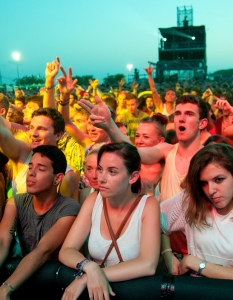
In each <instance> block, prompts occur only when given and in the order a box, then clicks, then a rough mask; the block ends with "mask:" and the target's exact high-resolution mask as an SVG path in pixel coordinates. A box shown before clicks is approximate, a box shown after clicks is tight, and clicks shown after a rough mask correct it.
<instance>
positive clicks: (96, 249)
mask: <svg viewBox="0 0 233 300" xmlns="http://www.w3.org/2000/svg"><path fill="white" fill-rule="evenodd" d="M149 196H150V195H144V196H143V197H142V199H141V200H140V202H139V203H138V205H137V207H136V209H135V210H134V212H133V215H132V217H131V220H130V222H129V225H128V227H127V228H126V230H125V232H124V233H123V235H122V236H120V237H119V239H118V240H117V245H118V247H119V250H120V253H121V255H122V258H123V261H127V260H130V259H134V258H136V257H138V256H139V252H140V239H141V224H142V212H143V209H144V206H145V203H146V200H147V198H148V197H149ZM102 209H103V202H102V196H101V195H100V193H99V194H98V195H97V198H96V201H95V205H94V208H93V211H92V226H91V232H90V237H89V242H88V250H89V254H90V256H91V258H92V259H93V260H94V261H95V262H96V263H98V264H101V262H102V261H103V259H104V257H105V254H106V253H107V251H108V248H109V246H110V244H111V242H112V240H106V239H104V238H103V237H102V235H101V232H100V221H101V214H102ZM118 263H119V258H118V256H117V253H116V250H115V248H114V247H113V249H112V251H111V252H110V254H109V256H108V258H107V260H106V262H105V266H106V267H107V266H112V265H116V264H118Z"/></svg>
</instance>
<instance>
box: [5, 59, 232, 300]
mask: <svg viewBox="0 0 233 300" xmlns="http://www.w3.org/2000/svg"><path fill="white" fill-rule="evenodd" d="M59 71H61V76H60V77H57V76H58V73H59ZM145 71H146V73H147V74H148V87H149V88H147V89H145V90H142V87H140V85H139V84H138V83H136V82H134V83H133V85H132V88H131V89H129V87H127V88H124V87H125V81H124V79H122V80H121V81H120V82H119V88H118V89H113V88H111V89H110V90H108V91H106V90H103V89H101V86H99V81H98V80H97V79H96V80H90V82H89V86H88V87H87V88H86V87H85V88H84V87H80V86H79V85H78V82H77V80H76V79H75V80H73V79H72V69H71V68H68V72H66V71H65V70H64V68H63V67H62V66H61V64H60V59H59V58H58V57H57V58H56V59H55V60H54V61H52V62H50V63H47V64H46V68H45V87H44V88H42V89H41V90H40V91H39V93H38V94H36V95H30V96H29V97H27V96H26V95H25V91H23V90H19V89H16V90H15V94H14V97H11V98H9V96H12V95H9V94H7V93H6V94H3V93H1V94H0V149H1V152H0V166H1V170H0V171H1V172H0V174H1V176H0V195H1V198H0V218H1V222H0V267H1V269H0V278H1V280H2V285H1V286H0V299H10V295H11V293H13V292H14V291H15V290H17V289H18V288H19V287H20V286H21V285H23V284H24V283H25V282H26V281H27V280H28V279H29V278H30V277H31V276H32V275H33V274H34V273H35V272H36V271H37V270H38V269H40V268H41V267H42V266H43V264H44V263H45V262H46V261H47V260H59V261H60V262H61V263H62V264H64V265H66V266H68V267H70V268H73V269H75V270H76V275H75V279H74V280H73V282H71V284H70V285H69V286H68V287H67V288H66V289H65V292H64V294H63V297H62V299H63V300H68V299H77V298H78V297H79V295H80V294H81V293H82V291H83V290H84V289H85V288H87V289H88V293H89V297H90V299H109V297H110V295H111V296H114V295H115V294H114V291H113V290H112V288H111V282H115V281H126V280H130V279H134V278H140V277H145V276H152V275H154V274H155V273H159V272H161V273H164V274H166V273H169V274H174V275H183V274H190V275H191V276H205V277H210V278H221V279H233V271H232V270H231V269H232V267H233V258H232V255H231V247H232V246H233V239H232V237H231V234H230V232H231V229H230V224H231V222H232V213H233V211H232V209H233V189H232V186H233V147H232V146H231V145H233V90H232V87H231V86H230V85H228V86H227V85H226V84H224V85H222V86H221V85H218V86H213V85H212V86H211V83H208V86H206V85H205V84H203V83H198V84H196V86H195V87H194V86H192V87H190V86H189V85H188V80H186V81H183V82H181V83H176V84H175V85H174V86H167V84H165V83H164V84H160V85H159V86H158V85H157V84H156V83H155V82H154V79H153V76H152V74H153V68H152V67H151V66H150V65H149V66H148V67H146V68H145ZM163 88H166V90H163ZM11 257H21V258H22V260H21V261H20V264H19V265H18V267H17V268H16V270H15V271H14V272H13V274H11V275H10V276H8V277H4V276H3V272H1V270H2V268H3V266H4V264H5V263H6V261H7V260H8V259H9V258H11ZM119 262H120V264H119Z"/></svg>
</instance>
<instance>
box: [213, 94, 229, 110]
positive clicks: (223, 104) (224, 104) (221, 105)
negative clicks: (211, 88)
mask: <svg viewBox="0 0 233 300" xmlns="http://www.w3.org/2000/svg"><path fill="white" fill-rule="evenodd" d="M214 99H215V100H216V103H215V104H214V107H216V108H218V109H221V110H223V109H224V110H229V111H231V110H233V107H232V106H231V105H230V103H229V102H228V101H227V100H222V99H219V98H218V97H216V96H214Z"/></svg>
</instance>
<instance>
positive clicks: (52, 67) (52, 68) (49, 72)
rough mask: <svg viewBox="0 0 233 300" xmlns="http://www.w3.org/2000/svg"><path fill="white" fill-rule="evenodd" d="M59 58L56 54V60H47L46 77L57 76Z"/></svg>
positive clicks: (52, 77)
mask: <svg viewBox="0 0 233 300" xmlns="http://www.w3.org/2000/svg"><path fill="white" fill-rule="evenodd" d="M59 66H60V58H59V57H58V56H56V60H54V61H52V62H48V63H47V64H46V68H45V77H46V79H53V80H54V78H55V77H56V76H57V74H58V72H59Z"/></svg>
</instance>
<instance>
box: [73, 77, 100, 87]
mask: <svg viewBox="0 0 233 300" xmlns="http://www.w3.org/2000/svg"><path fill="white" fill-rule="evenodd" d="M72 78H73V79H78V83H77V84H78V85H81V86H84V87H88V86H89V79H92V80H94V79H95V78H94V76H93V75H84V76H73V77H72Z"/></svg>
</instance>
